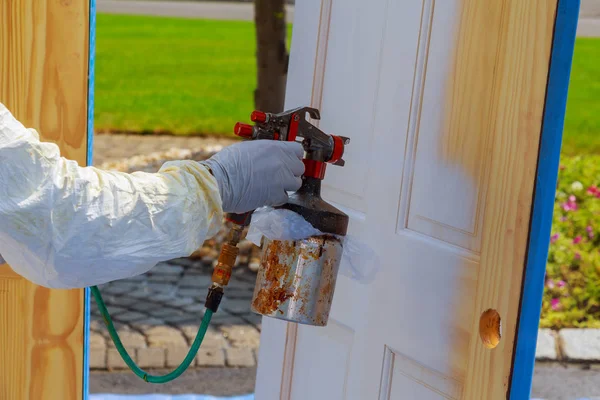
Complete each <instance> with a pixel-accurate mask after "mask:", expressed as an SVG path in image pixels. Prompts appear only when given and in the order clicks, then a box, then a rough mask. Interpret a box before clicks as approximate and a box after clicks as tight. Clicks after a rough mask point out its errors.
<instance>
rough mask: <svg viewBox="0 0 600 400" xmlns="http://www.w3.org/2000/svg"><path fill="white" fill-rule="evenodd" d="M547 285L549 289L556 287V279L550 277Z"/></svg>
mask: <svg viewBox="0 0 600 400" xmlns="http://www.w3.org/2000/svg"><path fill="white" fill-rule="evenodd" d="M546 286H547V287H548V289H554V281H553V280H552V279H548V282H546Z"/></svg>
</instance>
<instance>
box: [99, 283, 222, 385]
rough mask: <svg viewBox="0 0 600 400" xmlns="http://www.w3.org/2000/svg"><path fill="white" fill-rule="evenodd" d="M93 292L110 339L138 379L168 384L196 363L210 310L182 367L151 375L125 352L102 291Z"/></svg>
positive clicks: (203, 319) (206, 313)
mask: <svg viewBox="0 0 600 400" xmlns="http://www.w3.org/2000/svg"><path fill="white" fill-rule="evenodd" d="M91 290H92V295H93V296H94V299H96V303H97V304H98V309H99V310H100V314H101V315H102V319H103V320H104V323H105V324H106V327H107V328H108V333H109V334H110V337H111V338H112V340H113V342H114V343H115V347H116V348H117V351H118V352H119V354H120V355H121V357H122V358H123V361H125V363H126V364H127V366H128V367H129V368H130V369H131V370H132V371H133V373H134V374H136V375H137V376H138V377H140V378H142V379H143V380H144V381H146V382H150V383H167V382H170V381H172V380H174V379H176V378H177V377H179V376H180V375H181V374H183V372H184V371H185V370H186V369H187V368H188V367H189V366H190V364H191V363H192V361H194V358H195V357H196V353H198V349H199V348H200V345H201V344H202V341H203V340H204V335H206V331H207V330H208V325H209V324H210V319H211V318H212V314H213V312H212V311H211V310H210V309H208V308H207V309H206V310H205V313H204V317H203V318H202V323H201V324H200V328H199V329H198V333H197V334H196V338H195V339H194V343H192V347H191V348H190V351H189V352H188V354H187V355H186V356H185V358H184V359H183V361H182V362H181V365H179V367H177V368H175V370H173V371H172V372H170V373H168V374H166V375H150V374H148V373H147V372H146V371H144V370H143V369H141V368H140V367H138V366H137V365H136V363H135V362H134V361H133V360H132V359H131V357H130V356H129V354H128V353H127V350H125V347H124V346H123V343H122V342H121V339H119V335H118V334H117V331H116V329H115V326H114V325H113V322H112V319H111V318H110V314H109V313H108V310H107V309H106V305H105V304H104V301H103V300H102V295H100V290H99V289H98V287H97V286H92V288H91Z"/></svg>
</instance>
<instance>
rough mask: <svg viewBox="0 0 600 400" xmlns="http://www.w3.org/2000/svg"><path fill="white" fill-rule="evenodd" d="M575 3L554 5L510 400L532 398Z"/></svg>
mask: <svg viewBox="0 0 600 400" xmlns="http://www.w3.org/2000/svg"><path fill="white" fill-rule="evenodd" d="M579 6H580V1H579V0H559V3H558V11H557V14H556V24H555V33H554V43H553V45H552V58H551V62H550V73H549V78H548V89H547V96H546V107H545V111H544V124H543V129H542V140H541V144H540V154H539V162H538V167H537V184H536V188H535V197H534V205H533V215H532V221H531V232H530V236H529V249H528V254H527V268H526V273H525V282H524V284H523V294H522V301H521V310H520V316H519V331H518V333H517V343H516V346H515V361H514V367H513V372H512V379H511V390H510V398H511V399H515V400H518V399H525V398H528V397H529V395H530V393H531V382H532V379H533V369H534V365H535V350H536V343H537V334H538V327H539V320H540V314H541V310H542V295H543V293H544V277H545V274H546V261H547V259H548V247H549V240H548V238H549V237H550V231H551V228H552V214H553V211H554V194H555V192H556V181H557V179H558V166H559V161H560V149H561V143H562V131H563V126H564V120H565V111H566V108H567V92H568V89H569V79H570V76H571V64H572V60H573V50H574V47H575V37H576V33H577V14H578V10H579Z"/></svg>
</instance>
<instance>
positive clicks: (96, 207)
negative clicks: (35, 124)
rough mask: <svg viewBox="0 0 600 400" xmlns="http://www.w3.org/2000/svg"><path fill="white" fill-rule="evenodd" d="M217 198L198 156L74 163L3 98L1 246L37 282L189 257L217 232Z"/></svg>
mask: <svg viewBox="0 0 600 400" xmlns="http://www.w3.org/2000/svg"><path fill="white" fill-rule="evenodd" d="M193 188H195V189H196V190H193ZM221 207H222V206H221V199H220V197H219V189H218V185H217V182H216V180H215V178H214V177H213V175H211V173H210V172H209V170H208V169H207V168H206V167H204V166H203V165H201V164H200V163H198V162H196V161H191V160H190V161H173V162H167V163H165V164H164V165H163V166H162V168H161V169H160V171H159V172H158V173H156V174H151V173H143V172H136V173H133V174H126V173H120V172H112V171H103V170H99V169H97V168H93V167H85V168H84V167H80V166H78V165H77V163H76V162H74V161H70V160H67V159H65V158H63V157H61V156H60V152H59V148H58V146H56V145H55V144H52V143H42V142H40V140H39V136H38V134H37V132H36V131H35V130H33V129H26V128H25V127H24V126H23V125H22V124H21V123H20V122H18V121H17V120H16V119H15V118H14V117H13V116H12V115H11V114H10V112H9V111H8V110H7V109H6V107H5V106H4V105H2V104H1V103H0V254H2V256H3V257H4V259H5V260H6V262H8V263H9V264H10V265H11V266H12V268H13V269H14V270H15V272H17V273H18V274H19V275H22V276H24V277H25V278H27V279H28V280H30V281H32V282H34V283H36V284H38V285H42V286H46V287H52V288H72V287H85V286H92V285H97V284H101V283H105V282H108V281H112V280H116V279H122V278H127V277H131V276H134V275H138V274H141V273H144V272H146V271H148V270H149V269H151V268H152V267H153V266H155V265H156V264H157V263H158V262H160V261H164V260H168V259H173V258H177V257H183V256H187V255H189V254H191V253H192V252H193V251H195V250H196V249H198V248H199V247H200V246H201V245H202V243H203V241H204V240H205V239H206V238H207V237H210V236H213V235H215V234H216V233H217V232H218V230H219V228H220V226H221V224H222V218H223V210H222V208H221Z"/></svg>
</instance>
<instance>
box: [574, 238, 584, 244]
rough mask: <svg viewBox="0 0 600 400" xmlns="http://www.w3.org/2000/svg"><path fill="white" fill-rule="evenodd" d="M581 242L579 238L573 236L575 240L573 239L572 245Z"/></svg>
mask: <svg viewBox="0 0 600 400" xmlns="http://www.w3.org/2000/svg"><path fill="white" fill-rule="evenodd" d="M581 240H582V238H581V236H575V239H573V244H579V243H581Z"/></svg>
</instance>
